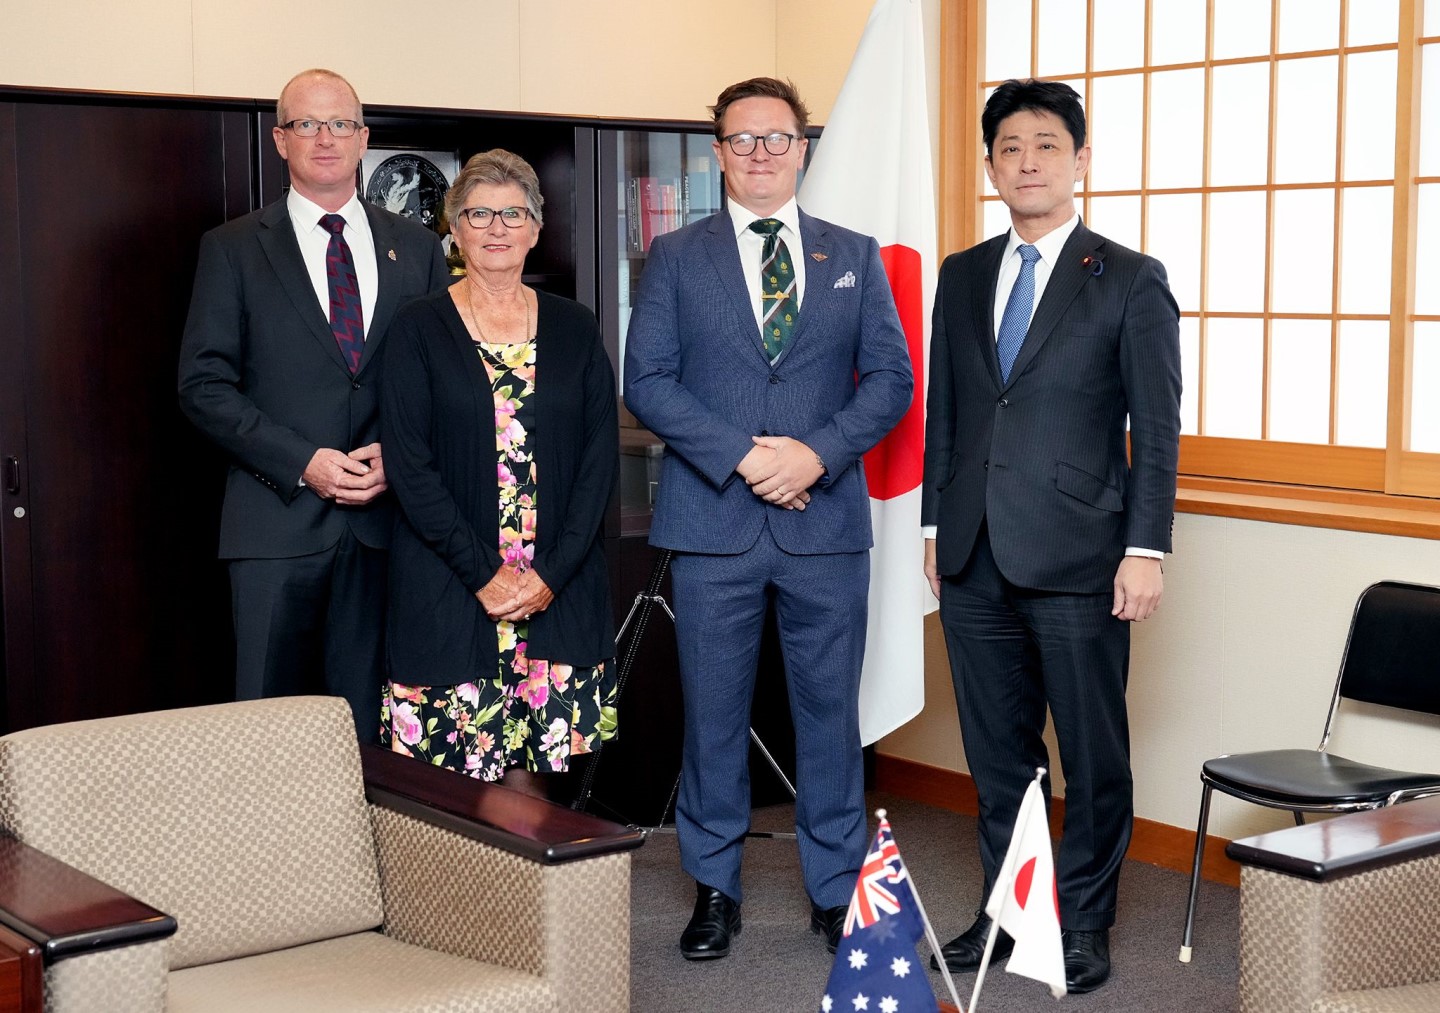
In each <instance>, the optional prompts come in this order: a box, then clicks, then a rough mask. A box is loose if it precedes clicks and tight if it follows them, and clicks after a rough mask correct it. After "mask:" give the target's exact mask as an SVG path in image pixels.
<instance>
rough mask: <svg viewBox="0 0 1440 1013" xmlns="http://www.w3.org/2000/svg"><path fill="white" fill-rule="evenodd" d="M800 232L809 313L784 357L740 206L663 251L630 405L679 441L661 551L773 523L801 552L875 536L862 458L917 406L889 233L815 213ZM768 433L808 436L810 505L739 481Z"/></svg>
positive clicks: (670, 464)
mask: <svg viewBox="0 0 1440 1013" xmlns="http://www.w3.org/2000/svg"><path fill="white" fill-rule="evenodd" d="M800 236H801V242H802V245H803V247H804V249H803V253H804V256H805V258H806V259H805V289H804V294H803V298H802V300H801V305H800V322H799V324H798V326H797V327H796V329H795V333H794V334H793V335H792V336H791V339H790V344H789V345H788V346H787V348H786V349H785V352H784V353H783V354H782V355H781V357H780V358H779V360H778V361H777V362H776V363H775V364H774V365H773V366H772V365H771V364H770V362H769V360H768V359H767V357H766V355H765V350H764V346H763V344H762V343H761V340H760V328H759V326H758V324H757V323H756V320H755V312H754V310H753V309H752V307H751V304H750V294H749V292H748V290H747V289H746V285H745V277H744V273H743V268H742V267H741V262H740V252H739V249H738V247H737V245H736V241H735V231H734V228H733V226H732V224H731V219H730V216H729V214H728V213H727V212H721V213H720V214H717V215H712V216H711V217H709V218H706V219H704V220H702V221H699V222H696V223H694V224H692V225H689V226H687V227H685V228H683V229H680V230H679V231H677V232H673V233H670V234H668V235H664V236H660V237H658V238H657V239H656V240H655V242H654V243H653V244H652V246H651V248H650V257H649V260H648V262H647V263H646V265H645V273H644V275H643V276H642V277H641V279H640V291H639V294H638V296H637V297H636V301H635V310H634V313H633V314H632V316H631V318H630V329H629V332H628V334H627V337H626V348H625V403H626V405H627V406H628V407H629V408H630V410H631V411H632V412H633V413H634V414H635V416H636V418H638V419H639V420H640V421H641V422H642V423H643V424H644V425H645V426H646V427H648V428H649V429H651V430H652V431H653V432H654V433H655V434H656V435H658V436H660V437H661V438H662V439H663V440H664V441H665V444H666V447H665V457H664V461H663V464H662V466H661V472H660V487H659V498H658V501H657V502H656V505H655V515H654V518H653V520H652V522H651V527H650V541H651V544H653V545H656V546H659V547H661V548H667V549H675V550H678V551H682V552H702V553H716V554H733V553H739V552H744V551H745V550H747V549H749V548H750V547H751V546H752V545H754V544H755V540H756V539H757V538H758V537H759V535H760V530H761V528H762V527H763V526H764V524H765V522H766V520H767V517H768V520H769V524H770V530H771V532H772V534H773V536H774V538H775V541H776V544H778V545H779V546H780V547H781V548H782V549H784V550H785V551H786V552H790V553H793V554H797V555H813V554H818V553H826V552H858V551H862V550H864V549H868V548H869V547H870V545H871V542H872V540H871V532H870V501H869V491H868V489H867V488H866V485H865V469H864V464H863V462H862V460H861V456H862V455H863V454H864V453H865V452H866V451H867V450H869V449H870V448H871V447H873V446H874V445H875V444H876V443H878V442H879V441H880V440H881V439H882V438H883V437H884V436H885V434H886V433H888V432H889V431H890V430H891V428H892V427H894V425H895V423H896V422H898V421H899V420H900V418H901V416H902V415H904V413H905V410H906V409H907V408H908V407H909V405H910V399H911V393H912V389H913V385H914V380H913V377H912V375H911V369H910V356H909V352H908V349H907V347H906V344H905V335H904V332H903V331H902V330H901V327H900V319H899V316H898V315H897V314H896V311H895V301H894V298H893V296H892V295H891V293H890V286H889V282H888V281H887V279H886V277H885V270H884V267H883V266H882V265H881V263H880V251H879V247H878V246H877V244H876V242H875V240H874V239H872V238H870V237H869V236H863V235H860V234H859V233H857V232H851V231H850V230H849V229H843V228H840V227H839V226H836V225H831V224H829V223H828V222H823V221H821V220H819V219H817V218H812V217H810V216H809V215H807V214H805V213H804V212H803V211H802V212H801V213H800ZM837 283H839V285H840V287H836V286H837ZM760 435H770V436H789V437H792V438H794V439H797V440H800V441H801V442H803V443H804V444H806V445H807V446H808V447H810V448H811V449H812V450H814V451H815V453H816V454H818V455H819V456H820V458H821V459H822V460H823V461H824V462H825V468H826V470H825V473H824V475H823V476H822V477H821V479H820V481H819V482H817V483H816V484H815V486H814V487H813V488H812V489H811V490H810V493H811V500H810V504H809V506H808V508H807V509H805V510H803V511H800V510H784V509H782V508H779V507H774V506H771V505H769V504H767V503H765V502H764V501H763V500H761V499H760V498H759V497H758V496H756V495H755V494H754V493H753V492H751V491H750V488H749V487H748V486H747V485H746V484H745V481H744V480H743V479H741V478H740V477H739V475H737V474H736V472H735V467H736V466H737V465H738V464H739V463H740V462H741V460H742V459H743V458H744V457H745V455H746V454H747V453H749V452H750V450H751V449H752V448H753V447H754V444H753V443H752V442H751V437H754V436H760Z"/></svg>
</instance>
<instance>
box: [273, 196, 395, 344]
mask: <svg viewBox="0 0 1440 1013" xmlns="http://www.w3.org/2000/svg"><path fill="white" fill-rule="evenodd" d="M285 209H286V210H287V211H289V212H290V224H291V225H293V226H294V227H295V240H296V242H298V243H299V244H300V258H301V259H302V260H304V261H305V270H306V272H308V273H309V275H310V284H311V285H312V286H314V288H315V298H316V299H318V300H320V312H321V313H323V314H325V319H326V320H329V319H330V281H329V279H328V278H327V276H326V273H325V251H326V250H327V249H329V247H330V232H329V230H327V229H324V228H321V227H320V219H321V218H323V217H324V216H325V215H326V214H327V213H328V212H327V211H326V210H325V209H324V208H322V207H321V206H320V205H319V204H316V203H315V202H314V201H312V200H310V199H309V198H308V197H302V196H301V195H300V194H298V193H296V192H295V188H294V187H291V188H290V192H289V193H288V194H287V195H286V197H285ZM336 214H338V215H340V217H342V218H344V219H345V233H344V235H345V242H346V244H347V245H348V246H349V247H350V257H351V259H353V260H354V261H355V280H356V281H357V282H358V283H359V285H360V310H361V312H362V313H363V314H364V317H365V334H366V336H367V337H368V336H369V334H370V318H371V317H373V316H374V315H375V298H376V296H377V295H378V294H379V291H380V269H379V268H378V267H377V266H376V264H375V238H374V237H373V236H372V235H371V234H370V219H369V218H367V217H366V216H365V205H363V204H361V203H360V195H359V194H358V193H357V194H351V195H350V200H348V201H347V202H346V203H345V206H344V207H342V208H341V209H340V210H339V211H337V212H336Z"/></svg>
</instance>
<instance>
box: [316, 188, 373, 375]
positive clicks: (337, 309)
mask: <svg viewBox="0 0 1440 1013" xmlns="http://www.w3.org/2000/svg"><path fill="white" fill-rule="evenodd" d="M320 226H321V228H323V229H325V231H327V232H329V233H330V245H329V246H328V247H327V248H326V250H325V277H326V279H327V280H328V281H329V282H330V330H332V331H334V332H335V343H336V344H338V345H339V346H340V354H341V355H343V356H345V362H346V363H347V364H348V365H349V366H350V372H351V373H354V372H355V371H356V370H357V369H359V368H360V356H361V355H363V354H364V353H365V313H364V310H362V309H361V308H360V283H359V281H357V280H356V278H355V258H354V257H352V256H350V244H349V243H347V242H345V236H344V232H345V219H344V218H342V217H340V216H339V215H325V216H323V217H322V218H321V219H320Z"/></svg>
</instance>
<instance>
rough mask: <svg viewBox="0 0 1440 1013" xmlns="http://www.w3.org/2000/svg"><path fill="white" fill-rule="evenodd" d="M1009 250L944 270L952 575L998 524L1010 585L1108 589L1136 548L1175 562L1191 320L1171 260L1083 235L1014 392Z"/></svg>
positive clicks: (933, 347) (938, 315)
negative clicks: (1006, 272)
mask: <svg viewBox="0 0 1440 1013" xmlns="http://www.w3.org/2000/svg"><path fill="white" fill-rule="evenodd" d="M1006 240H1007V234H1003V233H1002V234H1001V235H999V236H996V237H995V238H993V239H990V240H987V241H986V242H984V243H981V244H979V245H978V246H974V247H971V248H970V249H968V250H965V251H964V252H962V253H956V254H952V255H951V256H950V257H947V258H946V260H945V262H944V264H942V265H941V268H940V277H939V284H938V287H937V291H936V297H935V315H934V329H933V333H932V336H931V339H930V390H929V396H928V401H927V418H926V424H925V480H924V486H923V490H922V496H921V507H920V511H921V523H923V524H935V525H938V532H937V537H936V562H937V564H938V569H939V571H940V573H941V574H942V575H953V574H956V573H958V572H960V570H961V569H962V568H963V567H964V566H965V562H966V560H967V559H969V557H970V552H971V549H972V548H973V547H974V544H975V537H976V534H977V533H978V532H979V530H980V525H981V522H982V521H984V522H986V523H987V524H988V527H989V533H990V543H991V547H992V549H993V550H994V553H995V561H996V563H997V564H998V565H999V567H1000V571H1001V573H1003V574H1004V575H1005V577H1006V579H1007V580H1009V581H1010V582H1011V583H1013V584H1016V585H1019V586H1021V587H1027V588H1034V589H1038V590H1046V591H1068V592H1090V593H1098V592H1103V591H1108V590H1109V589H1110V588H1111V587H1112V585H1113V581H1114V577H1115V570H1116V568H1117V567H1118V566H1119V564H1120V560H1121V558H1122V557H1123V556H1124V553H1125V548H1126V546H1138V547H1141V548H1148V549H1155V550H1158V551H1162V552H1168V551H1170V533H1171V527H1172V524H1173V521H1174V509H1175V473H1176V467H1177V459H1178V456H1179V438H1180V339H1179V319H1180V318H1179V310H1178V308H1177V307H1176V304H1175V300H1174V298H1173V297H1172V296H1171V294H1170V289H1169V286H1168V285H1167V284H1166V280H1165V269H1164V267H1162V266H1161V264H1160V262H1159V261H1157V260H1155V259H1153V258H1151V257H1147V256H1144V255H1143V254H1140V253H1136V252H1135V251H1133V250H1128V249H1126V248H1125V247H1123V246H1119V245H1117V244H1115V243H1112V242H1109V241H1108V240H1106V239H1105V238H1104V237H1102V236H1099V235H1096V234H1095V233H1094V232H1091V231H1090V230H1089V229H1087V228H1085V226H1084V225H1083V224H1081V225H1077V226H1076V228H1075V231H1074V232H1073V233H1071V235H1070V237H1069V239H1067V240H1066V242H1065V245H1064V248H1063V249H1062V250H1061V253H1060V256H1059V258H1058V261H1057V263H1056V264H1055V266H1054V270H1053V271H1052V273H1051V275H1050V281H1049V284H1047V285H1046V287H1045V294H1044V295H1043V296H1042V297H1041V300H1040V303H1039V305H1038V306H1037V307H1036V308H1035V315H1034V317H1033V318H1032V319H1031V322H1030V330H1029V332H1028V334H1027V335H1026V338H1025V343H1024V344H1023V345H1022V346H1021V348H1020V354H1019V356H1018V357H1017V359H1016V361H1015V365H1014V367H1013V368H1012V370H1011V372H1010V380H1009V382H1008V383H1002V382H1001V380H1000V365H999V360H998V358H997V356H996V351H995V323H994V313H995V309H994V307H995V285H996V279H997V277H998V275H999V271H1000V259H1001V256H1002V255H1003V253H1004V251H1005V245H1006ZM1127 417H1128V419H1129V444H1130V453H1129V455H1128V457H1127V454H1126V419H1127Z"/></svg>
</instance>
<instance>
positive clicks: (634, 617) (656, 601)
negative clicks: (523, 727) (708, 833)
mask: <svg viewBox="0 0 1440 1013" xmlns="http://www.w3.org/2000/svg"><path fill="white" fill-rule="evenodd" d="M674 555H675V553H674V552H672V551H671V550H670V549H661V550H660V555H659V556H658V557H656V559H655V565H654V567H652V568H651V570H650V580H649V581H648V582H647V583H646V585H645V589H644V590H643V591H641V592H639V593H638V594H636V595H635V600H634V601H633V602H631V604H630V612H629V613H628V614H627V615H626V616H625V621H624V622H623V623H621V624H620V632H619V633H617V634H615V646H616V647H617V648H618V647H619V646H620V644H621V642H622V641H623V642H624V644H625V649H624V651H623V653H621V654H619V658H620V667H619V669H618V671H617V672H616V676H615V683H616V684H615V699H616V701H617V702H618V701H621V700H623V699H624V698H625V684H626V683H627V682H629V680H630V670H631V669H632V668H634V666H635V656H636V654H637V653H638V652H639V649H640V639H641V638H642V637H643V636H644V635H645V628H646V627H647V626H648V625H649V624H650V614H651V613H652V612H654V611H655V606H656V605H659V606H660V608H661V609H663V610H664V612H665V614H666V615H667V616H669V617H670V623H671V625H674V623H675V613H674V612H672V611H671V610H670V603H669V602H667V601H666V600H665V596H664V595H662V594H661V593H660V587H661V585H662V584H664V583H665V573H666V571H667V570H669V569H670V560H671V559H672V558H673V557H674ZM632 623H633V624H634V632H633V633H630V637H629V639H628V640H627V639H626V636H625V634H626V633H627V632H630V627H631V624H632ZM750 741H751V742H753V743H755V748H756V749H758V750H760V755H761V756H763V757H765V762H766V763H768V764H769V765H770V769H771V770H773V771H775V776H776V777H778V778H780V781H781V783H782V784H784V785H785V790H786V791H788V792H789V793H790V797H791V798H792V799H793V798H794V797H795V785H793V784H792V783H791V782H790V778H788V777H786V776H785V771H783V770H782V769H780V764H779V763H777V762H775V757H774V756H772V755H771V753H770V750H769V749H767V748H766V747H765V743H764V742H762V741H761V740H760V736H759V735H756V734H755V729H754V728H751V729H750ZM603 755H604V743H597V745H596V748H595V752H594V755H593V756H592V758H591V760H590V764H589V766H587V767H586V768H585V774H584V776H583V777H582V778H581V781H580V793H579V794H578V795H577V796H576V797H575V801H574V802H572V803H571V805H570V808H572V809H575V810H583V809H584V808H585V807H586V806H587V805H589V804H590V796H591V794H592V792H593V790H594V786H595V771H596V769H597V768H598V767H599V766H600V759H601V757H602V756H603ZM679 792H680V775H679V774H678V773H677V774H676V775H675V785H674V787H672V788H671V789H670V798H669V799H668V800H667V801H666V803H665V808H664V809H662V810H661V811H660V821H659V822H658V823H656V824H655V826H653V827H649V828H645V827H635V828H634V829H637V830H640V831H642V832H643V833H645V834H647V835H648V834H653V833H664V832H671V833H673V832H674V829H675V828H674V826H673V825H667V824H666V823H665V818H666V817H667V816H669V815H670V810H671V809H672V808H673V807H674V805H675V799H676V796H677V795H678V794H679ZM745 836H746V837H770V838H788V839H790V840H794V838H795V835H794V834H793V833H787V832H783V831H775V832H770V831H761V830H752V831H750V832H749V833H747V834H746V835H745Z"/></svg>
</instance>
